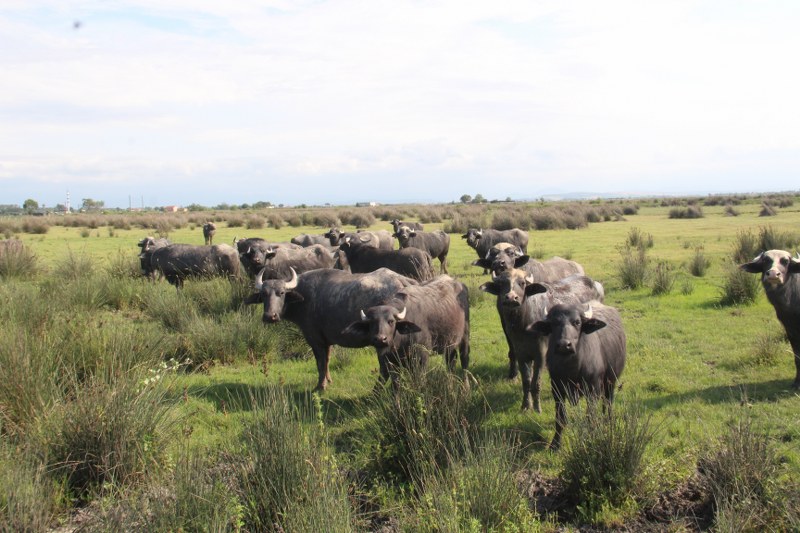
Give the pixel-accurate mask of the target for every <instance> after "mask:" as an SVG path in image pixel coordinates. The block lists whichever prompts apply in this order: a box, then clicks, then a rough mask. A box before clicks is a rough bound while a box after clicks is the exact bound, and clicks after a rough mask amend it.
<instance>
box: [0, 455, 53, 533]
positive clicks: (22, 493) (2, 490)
mask: <svg viewBox="0 0 800 533" xmlns="http://www.w3.org/2000/svg"><path fill="white" fill-rule="evenodd" d="M63 498H64V494H63V490H62V487H61V486H60V485H59V484H57V483H54V482H53V481H52V480H51V479H50V478H49V477H48V475H47V472H46V469H45V467H44V465H42V464H41V463H36V462H35V460H34V459H33V458H32V457H31V456H30V455H28V454H26V453H22V454H20V453H19V450H15V449H14V447H13V446H12V445H11V444H10V443H6V442H2V443H0V531H4V532H6V531H7V532H16V531H20V532H22V531H49V530H50V529H51V527H52V526H53V525H54V522H55V518H56V513H57V511H58V508H59V506H60V504H61V501H62V500H63Z"/></svg>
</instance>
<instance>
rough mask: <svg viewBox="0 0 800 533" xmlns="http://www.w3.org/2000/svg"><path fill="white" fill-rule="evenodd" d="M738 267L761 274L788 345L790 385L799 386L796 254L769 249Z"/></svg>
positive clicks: (799, 293)
mask: <svg viewBox="0 0 800 533" xmlns="http://www.w3.org/2000/svg"><path fill="white" fill-rule="evenodd" d="M740 268H741V269H742V270H745V271H747V272H752V273H753V274H761V285H763V286H764V292H766V294H767V299H768V300H769V303H771V304H772V307H774V308H775V314H776V315H778V320H780V322H781V324H783V329H785V330H786V336H787V337H789V343H790V344H791V345H792V352H793V353H794V364H795V368H796V373H795V376H794V383H792V388H793V389H800V255H798V256H797V257H794V258H793V257H792V254H790V253H789V252H786V251H784V250H769V251H767V252H763V253H762V254H760V255H759V256H758V257H756V258H755V259H753V260H752V261H750V262H749V263H745V264H743V265H741V267H740Z"/></svg>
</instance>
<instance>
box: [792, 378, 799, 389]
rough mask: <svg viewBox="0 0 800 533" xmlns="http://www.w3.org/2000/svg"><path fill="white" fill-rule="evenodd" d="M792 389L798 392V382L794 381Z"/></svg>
mask: <svg viewBox="0 0 800 533" xmlns="http://www.w3.org/2000/svg"><path fill="white" fill-rule="evenodd" d="M792 388H793V389H794V390H798V389H800V380H798V381H795V382H794V383H792Z"/></svg>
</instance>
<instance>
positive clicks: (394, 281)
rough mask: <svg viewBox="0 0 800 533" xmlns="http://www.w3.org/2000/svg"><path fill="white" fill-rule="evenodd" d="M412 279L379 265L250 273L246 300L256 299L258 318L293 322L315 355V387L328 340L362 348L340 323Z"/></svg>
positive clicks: (325, 377) (321, 386)
mask: <svg viewBox="0 0 800 533" xmlns="http://www.w3.org/2000/svg"><path fill="white" fill-rule="evenodd" d="M416 283H417V282H416V281H414V280H411V279H408V278H406V277H404V276H401V275H399V274H397V273H396V272H392V271H391V270H389V269H386V268H381V269H379V270H376V271H375V272H370V273H369V274H350V273H348V272H343V271H341V270H332V269H331V270H327V269H323V270H310V271H308V272H305V273H303V274H300V275H297V274H296V273H295V272H294V271H292V276H291V278H290V279H289V280H288V281H287V280H284V279H268V280H265V279H263V278H262V276H261V274H258V275H257V276H256V280H255V288H256V291H257V292H256V293H255V294H252V295H250V296H248V297H247V298H246V299H245V300H244V302H245V303H246V304H256V303H262V304H263V305H264V311H263V314H262V320H263V321H264V323H265V324H274V323H276V322H280V321H281V320H288V321H290V322H292V323H294V324H296V325H297V326H298V327H299V328H300V331H301V332H302V334H303V337H304V338H305V340H306V342H307V343H308V345H309V346H310V347H311V350H312V351H313V352H314V358H315V359H316V361H317V372H318V377H319V379H318V381H317V389H318V390H325V388H326V387H327V386H328V384H329V383H330V382H331V375H330V371H329V370H328V363H329V361H330V350H331V346H332V345H334V344H335V345H339V346H345V347H348V348H363V347H365V346H369V345H370V342H369V340H368V339H366V338H364V337H363V336H352V335H347V334H344V333H343V331H344V329H345V328H346V327H347V326H348V325H349V324H351V323H352V322H353V321H355V320H358V319H359V317H360V316H361V310H362V309H369V308H370V307H373V306H375V305H379V304H382V303H384V302H386V301H387V300H389V298H391V297H392V296H393V295H394V294H396V293H397V292H399V291H401V290H403V289H404V288H406V287H409V286H411V285H415V284H416Z"/></svg>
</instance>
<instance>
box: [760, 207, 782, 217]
mask: <svg viewBox="0 0 800 533" xmlns="http://www.w3.org/2000/svg"><path fill="white" fill-rule="evenodd" d="M777 214H778V210H777V209H775V208H774V207H772V206H771V205H769V204H763V205H762V206H761V211H759V212H758V216H760V217H774V216H776V215H777Z"/></svg>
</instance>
